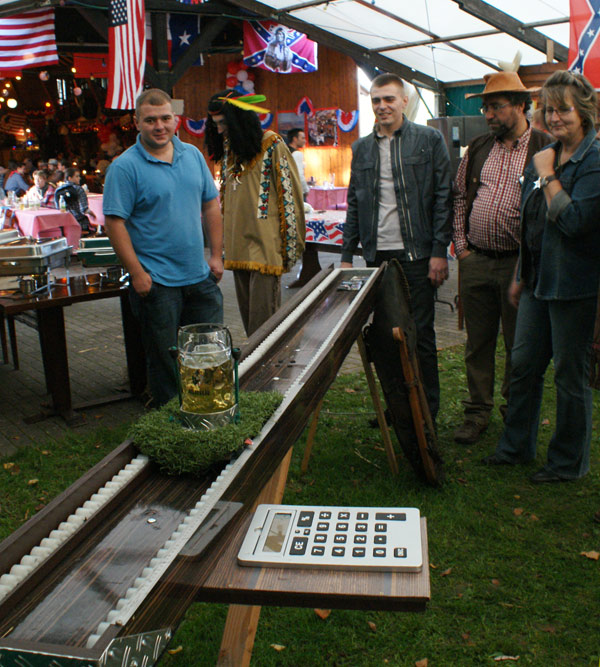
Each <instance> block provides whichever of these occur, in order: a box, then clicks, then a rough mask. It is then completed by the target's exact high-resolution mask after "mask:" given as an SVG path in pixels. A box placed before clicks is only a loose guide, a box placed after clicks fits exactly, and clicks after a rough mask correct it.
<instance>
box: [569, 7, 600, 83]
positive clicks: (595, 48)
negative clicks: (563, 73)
mask: <svg viewBox="0 0 600 667" xmlns="http://www.w3.org/2000/svg"><path fill="white" fill-rule="evenodd" d="M570 7H571V20H570V25H571V38H570V42H569V69H570V70H572V71H573V72H579V73H580V74H583V75H584V76H585V77H586V78H587V79H588V80H589V81H590V83H591V84H592V85H593V86H594V88H600V41H599V37H600V0H570Z"/></svg>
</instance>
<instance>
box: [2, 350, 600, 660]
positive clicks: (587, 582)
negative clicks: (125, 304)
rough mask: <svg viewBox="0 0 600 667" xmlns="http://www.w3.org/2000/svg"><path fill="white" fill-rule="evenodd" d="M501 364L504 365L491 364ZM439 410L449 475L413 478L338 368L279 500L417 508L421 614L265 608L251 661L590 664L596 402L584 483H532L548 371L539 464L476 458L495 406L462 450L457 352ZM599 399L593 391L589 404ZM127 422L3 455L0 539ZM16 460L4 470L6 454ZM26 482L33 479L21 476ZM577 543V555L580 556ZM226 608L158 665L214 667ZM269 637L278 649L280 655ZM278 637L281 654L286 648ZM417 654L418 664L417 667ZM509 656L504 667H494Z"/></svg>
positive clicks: (599, 599)
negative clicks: (426, 579)
mask: <svg viewBox="0 0 600 667" xmlns="http://www.w3.org/2000/svg"><path fill="white" fill-rule="evenodd" d="M499 363H502V360H501V359H499ZM440 370H441V383H442V408H441V412H440V415H439V418H438V429H439V441H440V450H441V452H442V454H443V456H444V459H445V470H446V481H445V483H444V485H443V486H442V488H440V489H434V488H430V487H428V486H425V485H424V484H422V483H421V482H420V481H419V480H417V478H416V477H415V475H414V474H413V472H412V470H411V469H410V468H408V466H407V465H405V464H404V463H403V461H402V460H400V475H399V476H398V477H392V475H391V474H390V473H389V470H388V466H387V461H386V457H385V452H384V451H383V448H382V442H381V436H380V434H379V432H378V430H377V429H371V428H369V427H368V424H367V421H368V419H369V418H371V417H372V416H373V409H372V405H371V401H370V397H369V392H368V388H367V385H366V382H365V380H364V377H363V376H362V374H359V375H347V376H341V377H340V378H339V379H338V380H337V381H336V382H335V384H334V385H333V387H332V388H331V390H330V391H329V392H328V394H327V397H326V400H325V404H324V407H323V411H322V413H321V418H320V420H319V429H318V432H317V438H316V442H315V447H314V449H313V455H312V458H311V462H310V467H309V471H308V473H307V474H306V475H301V473H300V461H301V459H302V454H303V451H304V440H301V441H299V442H298V443H297V445H296V447H295V450H294V456H293V460H292V467H291V469H290V476H289V480H288V485H287V489H286V494H285V497H284V502H287V503H292V504H330V505H397V506H416V507H418V508H419V509H420V510H421V514H422V515H423V516H426V517H427V520H428V533H429V550H430V553H429V556H430V561H431V572H430V574H431V587H432V599H431V602H430V604H429V606H428V609H427V611H426V612H425V613H423V614H406V613H389V612H359V611H335V610H334V611H332V612H331V614H330V615H329V616H328V617H327V618H326V619H325V620H322V619H321V618H319V617H318V616H317V615H316V614H315V613H314V611H313V610H312V609H291V608H289V609H288V608H274V607H271V608H268V607H265V608H263V610H262V613H261V617H260V622H259V626H258V633H257V637H256V644H255V648H254V653H253V664H255V665H259V666H261V667H262V666H263V665H264V666H269V665H277V666H279V665H290V666H297V665H298V666H300V665H352V666H354V665H385V664H387V665H399V666H404V665H406V666H409V665H415V663H417V662H418V661H421V660H425V659H427V661H428V662H427V664H428V665H429V667H432V666H437V665H443V666H447V665H460V666H463V665H465V666H468V665H494V664H498V662H499V661H496V660H495V658H499V657H501V656H513V658H517V656H518V659H517V660H514V661H509V662H508V664H517V665H539V666H544V667H545V666H554V665H590V666H591V665H594V666H596V665H598V664H599V655H600V561H599V560H595V559H594V558H592V557H589V556H593V555H594V552H600V525H598V524H594V523H593V522H592V515H593V514H594V512H595V511H597V510H598V509H600V446H599V443H598V431H599V419H598V415H599V412H598V410H597V409H596V413H595V417H596V418H595V425H594V443H593V449H592V472H591V473H590V474H589V475H588V476H587V477H585V478H584V479H583V480H580V481H577V482H572V483H565V484H559V485H540V486H535V485H532V484H531V483H530V482H529V481H528V476H529V474H531V473H532V472H534V471H535V470H537V468H538V467H540V466H541V465H542V464H543V462H544V460H545V453H546V445H547V442H548V440H549V437H550V435H551V433H552V429H553V420H554V391H553V382H552V376H551V374H550V373H549V374H548V377H547V379H546V395H545V403H544V407H543V411H542V425H541V427H540V436H539V442H540V451H539V454H538V460H537V461H536V463H535V464H531V465H529V466H515V467H501V468H500V469H497V468H491V469H490V468H488V467H485V466H482V465H480V464H479V460H480V459H481V458H482V456H484V455H486V454H488V453H490V452H491V451H492V450H493V449H494V446H495V443H496V441H497V439H498V438H499V436H500V433H501V419H500V416H499V414H498V413H497V411H496V413H495V415H494V418H493V421H492V423H491V424H490V427H489V428H488V430H487V432H486V433H485V435H484V437H483V438H482V440H481V442H480V443H478V444H477V445H476V446H473V447H465V446H462V445H457V444H455V443H454V442H453V440H452V432H453V430H454V428H455V427H456V426H457V425H458V423H459V422H460V419H461V415H462V406H461V399H462V398H463V397H464V396H465V389H464V388H465V386H466V378H465V373H464V364H463V360H462V348H455V349H449V350H445V351H444V352H442V353H441V355H440ZM598 407H600V405H599V400H598V398H596V408H598ZM123 434H124V432H121V431H118V432H114V431H113V432H100V431H99V432H98V433H97V434H95V436H94V437H92V438H89V439H86V440H84V439H82V438H76V437H74V436H73V437H71V438H69V439H67V440H65V441H62V442H60V443H52V444H47V445H46V446H45V448H42V447H40V448H39V449H30V450H27V451H22V452H19V454H18V455H16V456H14V457H12V458H11V459H10V460H4V461H2V464H4V465H3V467H2V466H0V475H2V477H1V479H2V484H1V485H0V537H4V536H6V535H7V534H9V533H10V532H11V531H12V530H14V529H15V528H16V526H17V525H19V523H21V522H22V521H23V520H25V519H27V518H28V517H29V516H30V515H31V514H32V513H33V512H34V511H35V510H36V508H39V507H40V506H41V505H42V504H43V503H44V502H46V501H47V500H48V499H49V498H51V497H52V496H53V495H55V494H56V493H58V492H59V491H60V490H61V489H62V488H64V487H65V486H67V485H68V484H69V483H71V482H72V481H73V480H74V479H76V478H77V477H78V476H79V475H80V474H81V473H82V472H83V471H84V470H86V469H87V468H89V467H90V466H91V465H92V464H93V463H94V462H95V461H96V460H98V459H99V458H101V457H102V456H103V455H104V454H105V453H106V452H107V451H109V450H110V449H111V448H112V447H114V446H115V445H116V444H118V443H119V442H120V441H121V440H122V439H123ZM11 463H12V464H13V465H12V466H8V467H7V464H11ZM33 479H37V480H38V482H37V483H35V484H29V483H28V482H29V481H31V480H33ZM584 553H587V554H588V556H586V555H582V554H584ZM226 611H227V608H226V607H225V606H224V605H209V604H196V605H194V606H192V607H191V608H190V609H189V611H188V614H187V616H186V619H185V621H184V622H183V623H182V625H181V626H180V628H179V630H178V632H177V634H176V635H175V637H174V639H173V641H172V643H171V648H177V647H181V650H179V651H178V652H176V653H174V654H173V655H165V657H163V659H162V660H161V663H160V664H161V666H162V667H195V666H198V667H199V666H201V665H209V664H214V663H215V661H216V658H217V655H218V650H219V644H220V638H221V632H222V629H223V623H224V619H225V614H226ZM274 645H276V646H277V647H278V648H279V649H280V650H276V649H275V648H273V646H274ZM281 647H284V648H281ZM421 664H425V663H421ZM503 664H505V663H503Z"/></svg>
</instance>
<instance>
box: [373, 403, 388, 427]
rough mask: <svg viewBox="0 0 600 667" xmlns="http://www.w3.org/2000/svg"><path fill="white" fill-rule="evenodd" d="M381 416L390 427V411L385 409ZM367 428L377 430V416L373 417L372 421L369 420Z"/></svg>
mask: <svg viewBox="0 0 600 667" xmlns="http://www.w3.org/2000/svg"><path fill="white" fill-rule="evenodd" d="M383 416H384V417H385V423H386V424H387V425H388V426H391V425H392V415H391V414H390V411H389V410H388V409H387V408H386V409H385V410H384V411H383ZM369 426H370V427H371V428H379V420H378V419H377V415H376V416H375V417H373V418H372V419H369Z"/></svg>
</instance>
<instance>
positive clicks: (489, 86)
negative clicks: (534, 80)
mask: <svg viewBox="0 0 600 667" xmlns="http://www.w3.org/2000/svg"><path fill="white" fill-rule="evenodd" d="M483 80H484V81H485V88H484V89H483V90H482V91H481V92H480V93H469V94H468V95H465V98H466V99H469V98H470V97H483V96H484V95H501V94H502V93H537V92H538V91H539V90H540V89H539V88H525V86H524V85H523V83H522V81H521V79H519V75H518V74H517V73H516V72H494V74H486V75H485V76H484V77H483Z"/></svg>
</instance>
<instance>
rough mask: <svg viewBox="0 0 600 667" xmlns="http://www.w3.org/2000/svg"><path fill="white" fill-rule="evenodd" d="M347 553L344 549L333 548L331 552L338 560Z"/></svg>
mask: <svg viewBox="0 0 600 667" xmlns="http://www.w3.org/2000/svg"><path fill="white" fill-rule="evenodd" d="M345 553H346V549H345V548H344V547H333V549H332V550H331V555H332V556H337V557H338V558H339V557H340V556H343V555H344V554H345Z"/></svg>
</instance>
